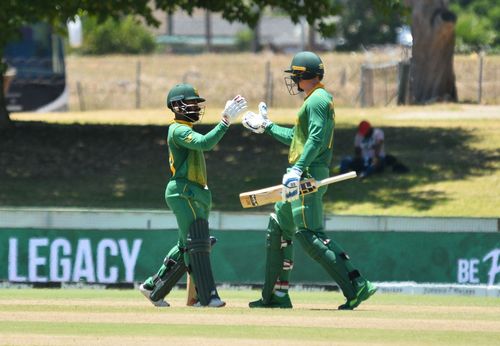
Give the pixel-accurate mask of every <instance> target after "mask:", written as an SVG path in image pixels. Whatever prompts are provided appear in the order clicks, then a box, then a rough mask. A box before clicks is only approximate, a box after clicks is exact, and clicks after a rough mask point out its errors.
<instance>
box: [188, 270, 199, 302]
mask: <svg viewBox="0 0 500 346" xmlns="http://www.w3.org/2000/svg"><path fill="white" fill-rule="evenodd" d="M186 291H187V301H186V305H187V306H193V305H194V304H195V303H196V301H197V296H196V287H195V286H194V282H193V279H191V275H189V273H188V275H187V286H186Z"/></svg>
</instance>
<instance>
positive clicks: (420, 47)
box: [407, 0, 458, 104]
mask: <svg viewBox="0 0 500 346" xmlns="http://www.w3.org/2000/svg"><path fill="white" fill-rule="evenodd" d="M407 3H408V4H409V5H410V6H411V8H412V29H411V30H412V35H413V48H412V59H411V67H410V103H412V104H423V103H431V102H443V101H444V102H446V101H448V102H457V101H458V97H457V88H456V85H455V73H454V71H453V52H454V48H455V22H456V20H457V17H456V15H455V14H454V13H453V12H451V11H449V10H448V1H447V0H407Z"/></svg>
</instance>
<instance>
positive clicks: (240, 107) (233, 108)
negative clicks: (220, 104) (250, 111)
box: [222, 95, 248, 122]
mask: <svg viewBox="0 0 500 346" xmlns="http://www.w3.org/2000/svg"><path fill="white" fill-rule="evenodd" d="M247 108H248V106H247V100H245V98H244V97H243V96H241V95H236V97H235V98H234V99H232V100H229V101H227V102H226V106H225V107H224V110H223V111H222V118H223V119H226V121H228V122H232V121H233V120H234V119H236V118H237V117H238V116H239V115H240V114H241V113H243V112H244V111H245V110H246V109H247Z"/></svg>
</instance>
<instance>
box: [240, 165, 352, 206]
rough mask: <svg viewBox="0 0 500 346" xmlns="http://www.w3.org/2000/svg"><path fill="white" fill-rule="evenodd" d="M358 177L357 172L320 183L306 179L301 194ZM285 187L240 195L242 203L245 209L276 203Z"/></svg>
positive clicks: (280, 186) (302, 182)
mask: <svg viewBox="0 0 500 346" xmlns="http://www.w3.org/2000/svg"><path fill="white" fill-rule="evenodd" d="M355 177H356V172H349V173H345V174H340V175H336V176H333V177H329V178H326V179H323V180H320V181H316V180H314V179H306V180H302V181H301V182H300V194H301V195H306V194H308V193H313V192H316V191H317V190H318V188H319V187H320V186H323V185H328V184H333V183H337V182H339V181H342V180H346V179H352V178H355ZM282 189H283V185H275V186H271V187H267V188H264V189H260V190H255V191H249V192H243V193H240V202H241V206H242V207H243V208H255V207H260V206H262V205H266V204H271V203H276V202H278V201H280V200H281V190H282Z"/></svg>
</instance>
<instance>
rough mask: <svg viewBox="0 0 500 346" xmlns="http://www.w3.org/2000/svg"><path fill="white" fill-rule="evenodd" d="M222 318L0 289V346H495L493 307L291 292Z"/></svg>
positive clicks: (126, 300) (114, 298) (107, 299)
mask: <svg viewBox="0 0 500 346" xmlns="http://www.w3.org/2000/svg"><path fill="white" fill-rule="evenodd" d="M220 293H221V296H222V297H223V298H224V299H225V300H226V302H227V306H226V307H225V308H222V309H209V308H190V307H186V306H184V303H185V298H186V292H185V291H184V290H174V291H173V292H172V294H171V297H170V299H169V301H170V303H171V304H172V307H170V308H164V309H158V308H154V307H153V306H151V305H149V303H148V302H147V301H146V300H145V299H144V297H142V296H141V295H140V293H139V292H138V291H132V290H101V289H94V290H92V289H81V290H80V289H1V290H0V345H145V344H160V343H161V344H169V345H174V344H179V345H194V344H197V345H232V344H238V345H403V344H404V345H498V340H500V300H499V299H496V298H479V297H458V296H406V295H389V294H377V295H375V296H373V297H372V298H371V299H370V300H369V301H367V302H365V303H364V304H362V305H361V306H360V307H359V309H358V310H355V311H338V310H336V306H337V305H338V304H339V303H341V302H342V297H341V295H340V294H339V293H337V292H307V291H295V290H292V291H291V295H292V299H293V302H294V305H295V307H294V309H293V310H279V309H278V310H260V309H256V310H253V309H252V310H251V309H249V308H247V307H246V304H247V303H248V301H249V300H252V299H255V298H257V297H258V294H259V293H258V291H250V290H239V291H238V290H222V291H221V292H220Z"/></svg>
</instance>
